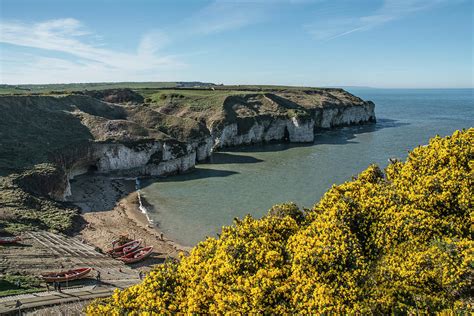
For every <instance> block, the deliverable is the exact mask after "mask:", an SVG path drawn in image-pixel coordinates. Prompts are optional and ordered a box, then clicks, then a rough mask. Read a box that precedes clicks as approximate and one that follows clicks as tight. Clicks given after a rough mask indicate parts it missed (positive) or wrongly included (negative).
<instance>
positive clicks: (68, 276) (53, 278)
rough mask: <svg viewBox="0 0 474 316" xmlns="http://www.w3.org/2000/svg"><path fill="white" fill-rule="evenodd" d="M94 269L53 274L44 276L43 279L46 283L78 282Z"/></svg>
mask: <svg viewBox="0 0 474 316" xmlns="http://www.w3.org/2000/svg"><path fill="white" fill-rule="evenodd" d="M91 270H92V268H90V267H87V268H79V269H72V270H68V271H61V272H51V273H46V274H42V275H41V277H42V278H43V280H45V281H46V282H66V281H72V280H77V279H80V278H83V277H85V276H86V275H87V274H89V272H91Z"/></svg>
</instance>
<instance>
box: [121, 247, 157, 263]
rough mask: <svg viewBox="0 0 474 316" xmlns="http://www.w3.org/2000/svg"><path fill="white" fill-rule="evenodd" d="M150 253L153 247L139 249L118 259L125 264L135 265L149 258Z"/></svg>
mask: <svg viewBox="0 0 474 316" xmlns="http://www.w3.org/2000/svg"><path fill="white" fill-rule="evenodd" d="M152 251H153V246H149V247H145V248H140V249H137V250H135V251H132V252H130V253H128V254H126V255H124V256H122V257H120V258H119V259H120V260H122V261H123V262H125V263H135V262H138V261H141V260H143V259H145V258H146V257H148V256H150V255H151V253H152Z"/></svg>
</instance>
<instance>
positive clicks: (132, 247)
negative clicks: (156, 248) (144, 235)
mask: <svg viewBox="0 0 474 316" xmlns="http://www.w3.org/2000/svg"><path fill="white" fill-rule="evenodd" d="M141 243H142V241H141V239H139V240H134V241H133V243H132V244H131V245H130V246H127V247H123V249H122V252H123V254H124V255H126V254H127V253H130V252H132V251H134V250H137V249H138V247H140V245H141Z"/></svg>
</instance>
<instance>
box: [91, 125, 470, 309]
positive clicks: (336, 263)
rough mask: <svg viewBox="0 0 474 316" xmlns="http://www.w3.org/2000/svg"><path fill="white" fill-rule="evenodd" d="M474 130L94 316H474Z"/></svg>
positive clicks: (197, 251) (282, 213)
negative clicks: (174, 315) (142, 315)
mask: <svg viewBox="0 0 474 316" xmlns="http://www.w3.org/2000/svg"><path fill="white" fill-rule="evenodd" d="M473 148H474V129H470V130H468V131H463V132H459V131H458V132H455V133H454V134H453V135H452V136H450V137H446V138H439V137H435V138H433V139H432V140H431V141H430V143H429V145H428V146H424V147H418V148H416V149H414V150H413V151H412V152H411V153H410V154H409V155H408V158H407V160H406V162H394V163H392V164H390V165H389V166H388V167H387V168H386V170H385V172H383V171H382V170H380V169H379V168H378V167H377V166H370V167H369V168H368V169H367V170H365V171H363V172H362V173H361V174H360V175H359V176H358V177H357V178H356V179H354V180H353V181H349V182H346V183H344V184H342V185H338V186H333V187H332V188H331V189H330V190H329V191H328V192H327V193H326V194H325V195H324V196H323V198H322V199H321V200H320V201H319V202H318V203H317V204H316V205H314V207H313V208H312V209H311V210H300V209H298V207H297V206H296V205H294V204H284V205H276V206H274V207H273V208H272V209H271V210H270V211H269V213H268V215H267V216H266V217H264V218H262V219H259V220H257V219H254V218H252V217H250V216H247V217H245V218H244V219H242V220H236V221H235V224H234V225H232V226H230V227H224V228H223V229H222V232H221V234H220V237H219V238H208V239H207V240H205V241H203V242H201V243H199V244H198V245H197V246H196V247H195V248H194V249H193V250H192V252H191V254H190V255H189V256H188V257H183V258H182V260H181V261H180V262H179V263H168V264H165V265H162V266H159V267H157V268H156V269H155V270H154V271H152V272H151V273H149V274H148V276H147V277H146V278H145V280H144V281H143V282H142V284H140V285H137V286H133V287H131V288H128V289H126V290H123V291H117V292H116V293H115V294H114V295H113V296H112V297H110V298H108V299H105V300H98V301H96V302H94V303H93V304H92V305H91V306H89V307H88V309H87V313H88V314H89V315H97V314H117V315H119V314H130V315H135V314H140V313H150V314H152V313H157V314H172V313H185V314H194V313H195V314H201V313H203V314H208V313H211V314H224V313H238V314H240V313H244V314H301V313H302V314H376V315H387V314H434V313H436V312H440V311H445V312H446V314H452V313H454V314H464V313H465V314H468V313H469V311H472V277H473V271H474V270H473V269H474V261H473V260H474V256H473V251H474V243H473V241H472V229H473V226H472V225H473V224H472V219H473V216H474V213H473V203H474V200H473V197H474V194H473V193H474V192H473V187H474V183H473V169H472V167H473V162H474V160H473V158H474V152H473Z"/></svg>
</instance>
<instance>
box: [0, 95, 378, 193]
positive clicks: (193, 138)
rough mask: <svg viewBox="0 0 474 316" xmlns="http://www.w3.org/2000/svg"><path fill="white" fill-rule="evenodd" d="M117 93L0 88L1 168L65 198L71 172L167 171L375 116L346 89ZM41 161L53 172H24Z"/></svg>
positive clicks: (31, 187)
mask: <svg viewBox="0 0 474 316" xmlns="http://www.w3.org/2000/svg"><path fill="white" fill-rule="evenodd" d="M192 92H193V93H195V92H194V91H192ZM113 93H114V94H113V95H114V96H117V95H118V96H120V98H118V97H117V98H111V99H110V98H106V97H104V95H105V94H104V93H90V92H89V93H88V95H80V94H79V95H68V96H58V97H51V96H11V97H0V112H1V113H0V114H2V117H3V118H4V119H1V120H0V124H1V127H2V130H5V131H9V132H8V134H5V137H3V138H2V139H1V140H0V141H1V145H2V146H1V147H0V150H2V153H3V154H5V155H2V157H7V155H10V157H11V158H4V159H2V160H0V170H1V171H2V173H3V174H12V173H18V174H20V175H21V176H19V178H18V179H19V180H18V181H17V183H18V184H19V185H20V186H21V187H23V188H24V189H25V190H26V191H28V192H31V193H33V194H38V195H42V196H48V197H50V198H53V199H56V200H65V199H66V198H67V196H68V195H70V194H71V188H70V185H69V180H71V179H72V178H74V177H75V176H77V175H79V174H83V173H86V172H91V171H94V172H99V173H112V174H116V175H121V176H163V175H168V174H172V173H179V172H185V171H187V170H189V169H191V168H193V167H194V166H195V164H196V162H197V161H202V160H205V159H207V158H208V157H209V156H210V155H211V154H212V151H213V150H217V149H219V148H223V147H229V146H238V145H243V144H254V143H262V142H271V141H289V142H313V141H314V135H315V131H317V130H319V129H325V128H332V127H336V126H341V125H350V124H361V123H366V122H374V121H375V114H374V104H373V103H372V102H370V101H368V102H367V101H363V100H361V99H359V98H357V97H354V96H353V95H351V94H349V93H347V92H345V91H343V90H340V89H310V90H307V91H305V90H294V91H293V90H278V91H247V92H245V91H241V90H238V91H234V90H231V91H230V92H229V91H226V92H225V93H224V92H222V91H218V92H215V94H216V95H214V94H213V93H214V92H209V91H206V92H205V93H206V97H210V96H211V97H216V98H217V99H216V98H214V99H212V100H211V101H212V102H215V100H218V102H215V104H214V105H213V106H212V107H206V106H205V105H204V106H203V105H202V104H200V105H199V106H196V105H194V104H193V103H192V102H197V101H201V102H202V100H204V101H203V102H207V99H202V98H201V95H200V98H194V99H189V97H188V96H182V95H179V94H176V93H173V94H171V93H170V96H165V97H164V98H163V97H162V95H160V96H159V100H166V102H167V103H166V104H164V105H163V104H160V102H156V103H153V102H152V103H151V104H150V103H148V104H139V105H136V104H135V105H131V104H129V105H117V104H113V103H107V102H104V101H102V100H114V101H116V100H119V101H120V100H121V98H122V97H123V98H125V97H128V96H130V95H131V93H130V92H127V93H126V94H125V93H120V91H113ZM201 94H202V93H201ZM208 94H209V95H210V96H209V95H208ZM91 95H92V96H95V95H97V96H99V97H100V98H101V99H102V100H98V99H96V98H93V97H91ZM132 96H133V97H134V100H140V98H137V97H136V96H135V94H133V95H132ZM176 98H177V99H176ZM176 100H178V101H176ZM211 101H209V102H211ZM189 104H191V105H192V106H189ZM18 143H21V146H18ZM12 157H16V160H12V159H13V158H12ZM38 164H47V165H49V166H50V167H51V168H50V169H51V170H54V172H53V171H49V172H34V173H27V174H26V175H25V172H26V171H27V170H30V169H31V168H33V167H34V166H36V165H38ZM42 170H43V169H42ZM48 170H49V169H48Z"/></svg>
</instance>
